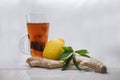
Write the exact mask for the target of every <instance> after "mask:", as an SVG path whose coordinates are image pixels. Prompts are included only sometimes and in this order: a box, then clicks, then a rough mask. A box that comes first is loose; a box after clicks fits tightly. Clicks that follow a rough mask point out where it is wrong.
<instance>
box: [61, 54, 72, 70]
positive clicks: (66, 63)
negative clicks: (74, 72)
mask: <svg viewBox="0 0 120 80" xmlns="http://www.w3.org/2000/svg"><path fill="white" fill-rule="evenodd" d="M72 58H73V54H72V55H71V56H69V57H68V58H67V59H66V60H64V65H63V67H62V71H64V70H66V69H67V68H68V66H69V63H70V61H71V60H72Z"/></svg>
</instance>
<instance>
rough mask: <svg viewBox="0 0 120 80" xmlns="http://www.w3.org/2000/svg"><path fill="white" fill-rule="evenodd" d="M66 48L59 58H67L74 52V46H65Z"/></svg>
mask: <svg viewBox="0 0 120 80" xmlns="http://www.w3.org/2000/svg"><path fill="white" fill-rule="evenodd" d="M63 49H64V52H62V53H61V54H60V55H59V59H65V58H66V57H67V56H69V55H70V54H71V53H72V52H73V49H72V47H70V46H69V47H63Z"/></svg>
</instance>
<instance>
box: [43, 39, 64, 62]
mask: <svg viewBox="0 0 120 80" xmlns="http://www.w3.org/2000/svg"><path fill="white" fill-rule="evenodd" d="M64 45H65V42H64V39H62V38H56V39H53V40H50V41H49V42H48V43H47V44H46V46H45V48H44V50H43V57H44V58H48V59H53V60H57V59H58V58H59V55H60V53H61V52H63V49H62V47H63V46H64Z"/></svg>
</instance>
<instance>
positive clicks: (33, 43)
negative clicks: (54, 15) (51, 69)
mask: <svg viewBox="0 0 120 80" xmlns="http://www.w3.org/2000/svg"><path fill="white" fill-rule="evenodd" d="M27 29H28V38H29V41H30V51H31V55H32V56H33V57H43V55H42V53H43V50H44V47H45V44H46V42H47V40H48V30H49V23H27Z"/></svg>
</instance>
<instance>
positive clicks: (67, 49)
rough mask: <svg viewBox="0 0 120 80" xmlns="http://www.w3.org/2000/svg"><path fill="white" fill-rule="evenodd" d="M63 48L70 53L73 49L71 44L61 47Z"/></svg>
mask: <svg viewBox="0 0 120 80" xmlns="http://www.w3.org/2000/svg"><path fill="white" fill-rule="evenodd" d="M63 49H64V51H65V52H70V53H71V52H73V49H72V47H71V46H68V47H63Z"/></svg>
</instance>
